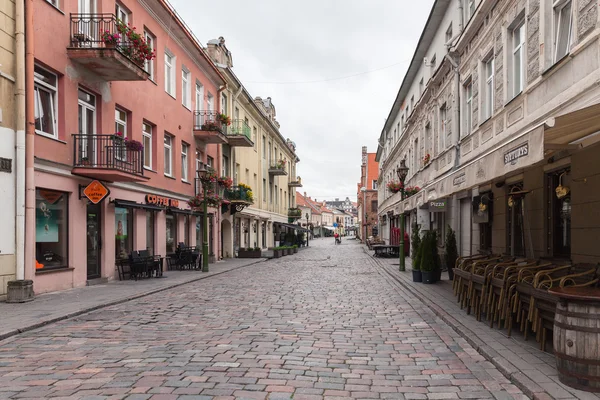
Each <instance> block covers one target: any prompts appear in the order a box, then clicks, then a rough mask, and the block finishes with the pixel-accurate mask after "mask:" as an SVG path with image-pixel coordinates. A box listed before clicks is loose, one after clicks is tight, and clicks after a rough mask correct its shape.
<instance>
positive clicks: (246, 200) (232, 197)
mask: <svg viewBox="0 0 600 400" xmlns="http://www.w3.org/2000/svg"><path fill="white" fill-rule="evenodd" d="M223 197H224V198H225V200H227V201H229V203H230V204H231V213H232V214H234V213H236V212H240V211H242V210H243V209H244V208H246V207H248V206H250V205H252V204H254V197H253V195H252V189H251V188H250V186H246V185H242V184H240V185H239V186H233V187H232V188H231V189H225V192H224V193H223Z"/></svg>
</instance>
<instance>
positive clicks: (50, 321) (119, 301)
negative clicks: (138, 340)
mask: <svg viewBox="0 0 600 400" xmlns="http://www.w3.org/2000/svg"><path fill="white" fill-rule="evenodd" d="M267 260H268V259H265V258H261V259H260V260H258V261H254V262H252V263H250V264H245V265H240V266H237V267H234V268H231V269H228V270H225V271H220V272H215V273H213V274H211V275H204V276H199V277H197V278H193V279H191V280H189V281H185V282H178V283H174V284H172V285H167V286H164V287H161V288H157V289H152V290H148V291H146V292H142V293H137V294H134V295H131V296H126V297H122V298H120V299H117V300H113V301H109V302H107V303H102V304H97V305H95V306H90V307H85V308H82V309H80V310H77V311H74V312H71V313H68V314H65V315H61V316H60V317H54V318H49V319H46V320H42V321H40V322H37V323H35V324H31V325H27V326H25V327H23V328H18V329H15V330H12V331H9V332H5V333H2V334H0V342H1V341H3V340H6V339H8V338H10V337H12V336H15V335H18V334H21V333H24V332H28V331H32V330H34V329H38V328H41V327H43V326H46V325H49V324H53V323H55V322H59V321H63V320H66V319H70V318H73V317H77V316H79V315H82V314H85V313H88V312H91V311H96V310H99V309H101V308H106V307H110V306H114V305H117V304H122V303H126V302H128V301H131V300H135V299H139V298H141V297H146V296H150V295H152V294H156V293H160V292H164V291H165V290H169V289H173V288H176V287H179V286H183V285H187V284H189V283H193V282H198V281H200V280H203V279H208V278H212V277H213V276H218V275H221V274H224V273H227V272H231V271H235V270H238V269H240V268H245V267H249V266H251V265H255V264H259V263H261V262H265V261H267ZM209 274H210V272H209Z"/></svg>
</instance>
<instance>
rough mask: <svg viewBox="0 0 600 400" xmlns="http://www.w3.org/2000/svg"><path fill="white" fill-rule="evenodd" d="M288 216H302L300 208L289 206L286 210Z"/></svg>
mask: <svg viewBox="0 0 600 400" xmlns="http://www.w3.org/2000/svg"><path fill="white" fill-rule="evenodd" d="M288 217H290V218H302V210H301V209H299V208H290V209H289V210H288Z"/></svg>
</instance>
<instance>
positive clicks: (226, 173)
mask: <svg viewBox="0 0 600 400" xmlns="http://www.w3.org/2000/svg"><path fill="white" fill-rule="evenodd" d="M221 164H222V165H221V176H229V157H227V156H223V160H222V163H221Z"/></svg>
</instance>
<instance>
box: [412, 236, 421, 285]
mask: <svg viewBox="0 0 600 400" xmlns="http://www.w3.org/2000/svg"><path fill="white" fill-rule="evenodd" d="M413 243H416V244H417V247H413V259H412V275H413V282H423V274H422V272H421V259H422V256H423V241H422V240H421V238H420V237H419V239H418V240H416V241H414V242H413Z"/></svg>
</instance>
